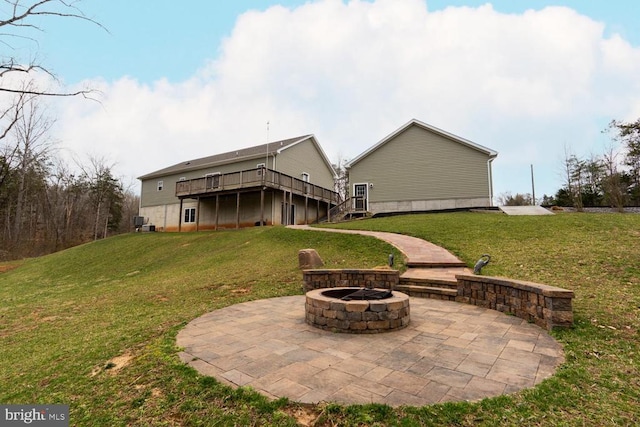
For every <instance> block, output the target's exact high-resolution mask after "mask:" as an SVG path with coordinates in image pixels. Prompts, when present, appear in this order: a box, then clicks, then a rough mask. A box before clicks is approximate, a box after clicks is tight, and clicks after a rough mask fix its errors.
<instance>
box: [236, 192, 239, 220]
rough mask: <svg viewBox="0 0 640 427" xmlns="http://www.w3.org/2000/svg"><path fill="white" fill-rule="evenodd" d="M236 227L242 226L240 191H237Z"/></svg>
mask: <svg viewBox="0 0 640 427" xmlns="http://www.w3.org/2000/svg"><path fill="white" fill-rule="evenodd" d="M236 228H240V192H239V191H238V192H237V193H236Z"/></svg>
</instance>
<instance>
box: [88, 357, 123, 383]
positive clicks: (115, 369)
mask: <svg viewBox="0 0 640 427" xmlns="http://www.w3.org/2000/svg"><path fill="white" fill-rule="evenodd" d="M132 360H133V355H132V354H131V353H129V352H127V353H124V354H122V355H120V356H116V357H114V358H113V359H111V360H108V361H107V363H105V364H104V365H102V366H96V367H95V368H93V370H92V371H91V373H90V374H89V376H90V377H95V376H96V375H98V374H99V373H101V372H103V371H105V372H108V373H109V375H117V374H118V373H119V372H120V371H121V370H122V369H123V368H124V367H126V366H127V365H129V364H130V363H131V361H132Z"/></svg>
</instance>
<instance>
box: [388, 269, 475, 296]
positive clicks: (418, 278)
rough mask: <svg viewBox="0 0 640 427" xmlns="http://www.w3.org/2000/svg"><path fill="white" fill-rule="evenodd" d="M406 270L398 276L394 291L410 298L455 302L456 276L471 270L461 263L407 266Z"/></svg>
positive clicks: (456, 292) (468, 272) (469, 272)
mask: <svg viewBox="0 0 640 427" xmlns="http://www.w3.org/2000/svg"><path fill="white" fill-rule="evenodd" d="M408 267H409V268H408V269H407V271H405V272H404V273H403V274H402V275H401V276H400V283H399V284H398V285H397V286H396V287H395V289H396V290H398V291H400V292H404V293H405V294H407V295H409V296H412V297H419V298H431V299H441V300H448V301H455V299H456V295H457V294H458V291H457V281H456V274H471V273H472V271H471V269H469V268H467V267H465V266H464V264H463V263H455V262H454V263H451V264H450V265H438V266H425V265H415V264H413V265H412V264H411V263H409V264H408Z"/></svg>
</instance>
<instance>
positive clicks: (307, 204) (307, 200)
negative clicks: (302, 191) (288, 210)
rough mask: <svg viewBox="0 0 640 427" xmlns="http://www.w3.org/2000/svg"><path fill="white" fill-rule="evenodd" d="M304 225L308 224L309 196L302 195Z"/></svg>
mask: <svg viewBox="0 0 640 427" xmlns="http://www.w3.org/2000/svg"><path fill="white" fill-rule="evenodd" d="M304 225H309V196H306V195H305V196H304Z"/></svg>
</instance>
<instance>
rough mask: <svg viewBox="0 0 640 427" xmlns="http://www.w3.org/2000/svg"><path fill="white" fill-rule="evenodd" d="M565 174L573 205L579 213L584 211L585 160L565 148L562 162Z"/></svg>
mask: <svg viewBox="0 0 640 427" xmlns="http://www.w3.org/2000/svg"><path fill="white" fill-rule="evenodd" d="M562 167H563V172H564V176H565V186H566V188H567V192H568V193H569V197H570V198H571V203H573V206H574V207H575V208H576V210H577V211H578V212H582V211H583V210H584V205H583V203H582V187H583V183H584V169H585V165H584V160H582V159H580V158H578V157H577V156H576V155H575V154H572V153H571V152H570V150H569V148H568V147H566V146H565V148H564V159H563V162H562Z"/></svg>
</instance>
